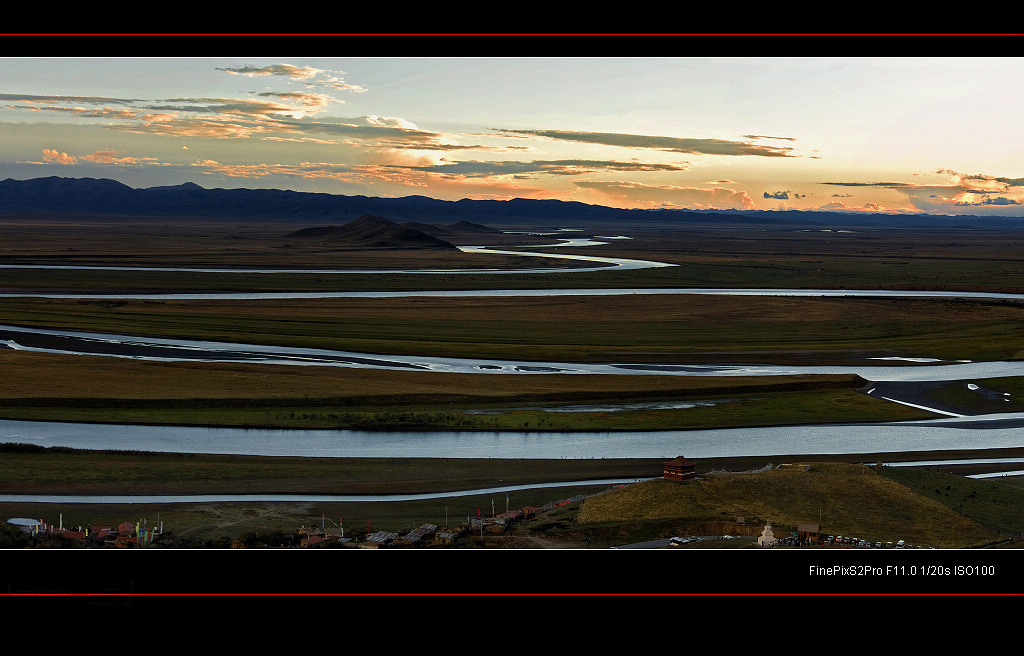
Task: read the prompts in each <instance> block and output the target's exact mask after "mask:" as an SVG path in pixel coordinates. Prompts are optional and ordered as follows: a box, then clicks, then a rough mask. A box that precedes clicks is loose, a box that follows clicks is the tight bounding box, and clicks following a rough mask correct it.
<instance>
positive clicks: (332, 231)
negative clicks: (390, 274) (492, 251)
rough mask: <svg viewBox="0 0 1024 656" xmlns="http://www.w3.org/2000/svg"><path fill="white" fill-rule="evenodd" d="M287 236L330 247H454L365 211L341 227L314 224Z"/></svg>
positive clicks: (441, 240)
mask: <svg viewBox="0 0 1024 656" xmlns="http://www.w3.org/2000/svg"><path fill="white" fill-rule="evenodd" d="M286 237H288V238H290V239H316V240H319V241H320V242H323V243H327V244H330V245H332V246H350V247H353V248H443V249H454V248H456V246H455V245H454V244H451V243H449V242H446V241H444V240H443V239H438V238H437V237H432V236H431V235H428V234H426V233H425V232H421V231H419V230H414V229H412V228H409V227H406V226H403V225H399V224H398V223H395V222H394V221H392V220H390V219H385V218H384V217H382V216H374V215H372V214H364V215H363V216H361V217H359V218H358V219H356V220H355V221H351V222H349V223H346V224H345V225H340V226H316V227H313V228H303V229H302V230H295V231H294V232H290V233H288V234H287V235H286Z"/></svg>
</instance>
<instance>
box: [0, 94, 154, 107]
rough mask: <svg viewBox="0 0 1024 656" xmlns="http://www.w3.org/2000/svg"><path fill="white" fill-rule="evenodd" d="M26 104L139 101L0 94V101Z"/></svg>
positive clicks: (125, 103) (98, 97) (97, 103)
mask: <svg viewBox="0 0 1024 656" xmlns="http://www.w3.org/2000/svg"><path fill="white" fill-rule="evenodd" d="M2 100H5V101H9V102H27V103H47V104H50V103H88V104H91V105H128V104H134V103H137V102H142V101H141V100H136V99H129V98H107V97H103V96H39V95H32V94H24V93H0V101H2Z"/></svg>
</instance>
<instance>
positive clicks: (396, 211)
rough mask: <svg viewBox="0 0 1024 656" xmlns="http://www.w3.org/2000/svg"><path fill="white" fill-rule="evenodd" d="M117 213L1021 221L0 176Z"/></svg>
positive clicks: (36, 199) (18, 208)
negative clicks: (620, 205)
mask: <svg viewBox="0 0 1024 656" xmlns="http://www.w3.org/2000/svg"><path fill="white" fill-rule="evenodd" d="M57 212H59V213H61V214H62V215H74V214H80V215H86V214H88V215H97V214H104V215H122V216H128V215H131V216H136V217H149V216H152V217H169V216H179V217H190V218H222V219H249V220H283V221H307V222H308V221H324V222H328V221H330V222H334V223H341V222H347V221H353V220H355V219H358V218H359V217H362V216H364V215H374V216H387V217H390V218H391V219H392V220H394V221H396V222H398V223H410V222H415V223H421V224H426V225H431V226H434V227H435V228H437V227H438V226H439V224H448V225H449V226H450V225H453V224H457V223H459V222H468V223H474V224H481V223H482V224H486V225H493V224H502V223H519V224H521V223H524V222H525V223H529V224H532V225H546V226H565V225H567V224H585V225H598V224H616V225H622V224H627V223H646V224H653V225H657V224H662V225H664V224H676V223H695V224H705V225H706V224H718V225H732V224H735V225H747V224H758V225H773V224H780V225H781V224H785V225H793V224H804V225H807V226H808V227H824V226H829V227H838V226H877V227H936V228H943V227H946V228H949V227H957V228H959V227H977V228H1022V227H1024V218H1022V217H1019V216H1014V217H1008V216H977V215H954V216H949V215H935V214H881V213H851V212H831V211H815V210H692V209H622V208H614V207H608V206H604V205H588V204H586V203H581V202H579V201H563V200H554V199H530V198H514V199H511V200H474V199H468V198H463V199H461V200H457V201H447V200H439V199H435V198H429V197H426V196H418V195H413V196H402V197H395V198H384V197H374V196H358V195H357V196H345V195H340V194H328V193H320V192H300V191H291V190H281V189H244V188H240V189H224V188H215V189H207V188H205V187H202V186H200V185H198V184H196V183H193V182H186V183H182V184H179V185H170V186H158V187H146V188H133V187H129V186H128V185H125V184H124V183H121V182H118V181H115V180H111V179H107V178H63V177H58V176H50V177H44V178H32V179H29V180H15V179H12V178H8V179H6V180H2V181H0V214H5V215H8V216H10V215H35V216H38V215H44V214H48V213H57Z"/></svg>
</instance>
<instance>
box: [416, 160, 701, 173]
mask: <svg viewBox="0 0 1024 656" xmlns="http://www.w3.org/2000/svg"><path fill="white" fill-rule="evenodd" d="M417 168H420V169H422V170H430V171H433V172H436V173H441V174H444V175H450V176H464V177H492V176H503V175H515V176H520V177H526V176H533V175H566V176H575V175H584V174H587V173H594V172H597V171H620V172H629V173H634V172H652V171H685V170H687V167H686V166H684V165H680V164H653V163H648V162H637V161H633V162H618V161H614V160H608V161H606V160H571V159H566V160H539V161H524V162H520V161H498V162H494V161H492V162H480V161H472V160H467V161H462V162H445V163H442V164H438V165H433V166H429V167H417Z"/></svg>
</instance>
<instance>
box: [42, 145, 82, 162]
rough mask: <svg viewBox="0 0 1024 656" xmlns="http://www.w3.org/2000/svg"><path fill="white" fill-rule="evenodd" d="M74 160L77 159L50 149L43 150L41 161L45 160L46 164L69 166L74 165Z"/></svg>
mask: <svg viewBox="0 0 1024 656" xmlns="http://www.w3.org/2000/svg"><path fill="white" fill-rule="evenodd" d="M76 159H77V158H75V157H72V156H71V155H68V154H67V153H62V152H59V151H56V150H53V149H52V148H43V160H45V161H46V162H49V163H50V164H65V165H71V164H74V163H75V161H76Z"/></svg>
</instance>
